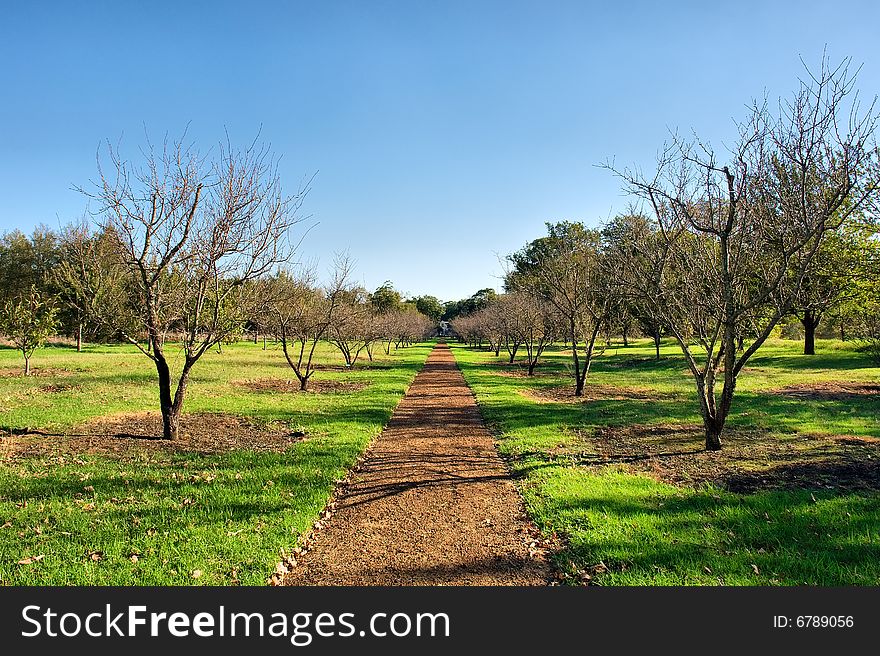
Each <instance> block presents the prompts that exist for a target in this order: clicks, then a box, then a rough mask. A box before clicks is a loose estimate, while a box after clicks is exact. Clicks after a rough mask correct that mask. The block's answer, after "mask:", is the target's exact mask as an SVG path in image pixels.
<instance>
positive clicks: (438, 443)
mask: <svg viewBox="0 0 880 656" xmlns="http://www.w3.org/2000/svg"><path fill="white" fill-rule="evenodd" d="M536 534H537V532H536V529H535V527H534V525H532V524H531V523H530V522H529V520H528V519H527V518H526V517H525V515H524V512H523V508H522V501H521V499H520V498H519V495H518V493H517V491H516V489H515V488H514V486H513V483H512V482H511V480H510V477H509V473H508V471H507V468H506V467H505V465H504V463H503V461H502V460H501V458H500V457H499V456H498V453H497V452H496V450H495V445H494V442H493V440H492V436H491V434H490V433H489V431H488V430H487V429H486V427H485V425H484V424H483V420H482V417H481V416H480V412H479V409H478V407H477V404H476V402H475V400H474V396H473V394H472V393H471V391H470V388H468V386H467V384H466V383H465V381H464V377H463V376H462V375H461V372H460V371H459V370H458V368H457V367H456V364H455V360H454V358H453V356H452V352H451V351H450V350H449V347H448V346H446V345H445V344H439V345H438V346H437V347H436V348H435V349H434V350H433V351H432V353H431V355H430V356H429V357H428V361H427V363H426V364H425V367H424V369H423V370H422V371H421V373H419V374H418V376H416V379H415V380H414V381H413V384H412V385H411V386H410V388H409V390H408V391H407V393H406V396H404V398H403V399H402V400H401V402H400V404H399V405H398V407H397V410H396V411H395V412H394V416H393V417H392V418H391V421H390V422H389V424H388V426H387V427H386V429H385V430H384V431H383V432H382V434H381V435H380V436H379V437H378V438H377V439H376V441H375V442H374V444H373V446H372V448H371V449H370V452H369V454H368V455H367V457H366V459H365V461H364V462H363V464H362V466H361V468H360V469H359V471H358V472H357V473H356V474H355V476H354V477H353V479H352V481H351V484H350V485H348V486H347V487H346V488H345V489H344V490H343V491H342V493H341V494H340V497H339V498H338V499H337V505H336V510H335V511H334V513H333V514H332V515H331V516H330V518H329V520H327V521H326V525H325V526H324V527H323V528H321V529H320V530H317V531H316V532H315V534H314V536H313V539H312V541H311V543H310V544H309V550H308V551H307V552H305V553H304V554H302V555H301V556H299V558H298V564H297V565H296V566H295V567H293V569H292V571H290V573H288V574H287V575H286V576H285V579H284V583H285V584H287V585H544V584H546V583H547V581H548V579H549V576H550V574H549V568H548V566H547V565H546V564H545V562H544V561H543V560H542V558H541V557H540V556H537V557H534V556H530V548H529V545H530V543H531V542H532V540H533V539H534V537H535V535H536Z"/></svg>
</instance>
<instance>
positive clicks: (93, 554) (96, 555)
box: [89, 551, 104, 563]
mask: <svg viewBox="0 0 880 656" xmlns="http://www.w3.org/2000/svg"><path fill="white" fill-rule="evenodd" d="M89 558H90V559H91V560H93V561H94V562H96V563H97V562H98V561H99V560H103V559H104V552H103V551H90V552H89Z"/></svg>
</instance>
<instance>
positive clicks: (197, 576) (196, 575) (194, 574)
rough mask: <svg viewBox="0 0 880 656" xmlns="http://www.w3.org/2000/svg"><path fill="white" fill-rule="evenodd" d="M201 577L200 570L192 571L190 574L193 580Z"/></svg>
mask: <svg viewBox="0 0 880 656" xmlns="http://www.w3.org/2000/svg"><path fill="white" fill-rule="evenodd" d="M201 576H202V570H200V569H194V570H193V572H192V577H193V578H194V579H197V578H200V577H201Z"/></svg>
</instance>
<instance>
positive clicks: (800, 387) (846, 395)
mask: <svg viewBox="0 0 880 656" xmlns="http://www.w3.org/2000/svg"><path fill="white" fill-rule="evenodd" d="M771 394H777V395H779V396H787V397H789V398H793V399H802V400H805V401H852V400H854V399H857V398H860V397H865V396H873V395H875V394H880V383H847V382H837V381H834V382H826V383H800V384H797V385H788V386H787V387H780V388H779V389H775V390H772V391H771Z"/></svg>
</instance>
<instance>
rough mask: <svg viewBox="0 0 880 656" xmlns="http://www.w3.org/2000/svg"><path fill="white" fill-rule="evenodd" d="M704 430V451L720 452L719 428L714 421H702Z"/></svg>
mask: <svg viewBox="0 0 880 656" xmlns="http://www.w3.org/2000/svg"><path fill="white" fill-rule="evenodd" d="M703 423H704V424H705V428H706V451H721V427H720V426H718V422H716V421H704V422H703Z"/></svg>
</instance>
